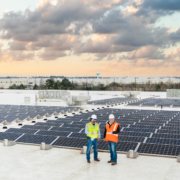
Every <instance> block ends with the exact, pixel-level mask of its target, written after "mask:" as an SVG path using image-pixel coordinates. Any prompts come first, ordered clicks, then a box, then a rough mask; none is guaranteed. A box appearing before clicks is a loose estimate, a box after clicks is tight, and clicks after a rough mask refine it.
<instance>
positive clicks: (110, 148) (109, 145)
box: [108, 141, 113, 160]
mask: <svg viewBox="0 0 180 180" xmlns="http://www.w3.org/2000/svg"><path fill="white" fill-rule="evenodd" d="M108 147H109V152H110V158H111V159H110V160H113V153H112V147H111V142H109V141H108Z"/></svg>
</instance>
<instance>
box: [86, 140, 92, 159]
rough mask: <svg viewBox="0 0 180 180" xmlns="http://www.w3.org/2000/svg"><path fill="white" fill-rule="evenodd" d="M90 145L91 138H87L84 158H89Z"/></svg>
mask: <svg viewBox="0 0 180 180" xmlns="http://www.w3.org/2000/svg"><path fill="white" fill-rule="evenodd" d="M91 146H92V141H91V139H88V141H87V150H86V158H87V160H90V152H91Z"/></svg>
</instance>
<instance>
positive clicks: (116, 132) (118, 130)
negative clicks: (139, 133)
mask: <svg viewBox="0 0 180 180" xmlns="http://www.w3.org/2000/svg"><path fill="white" fill-rule="evenodd" d="M119 132H120V125H118V127H117V130H116V131H113V132H112V134H118V133H119Z"/></svg>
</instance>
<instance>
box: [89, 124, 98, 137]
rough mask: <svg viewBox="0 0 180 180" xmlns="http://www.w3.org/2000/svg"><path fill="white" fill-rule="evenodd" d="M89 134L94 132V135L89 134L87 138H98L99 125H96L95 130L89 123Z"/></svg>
mask: <svg viewBox="0 0 180 180" xmlns="http://www.w3.org/2000/svg"><path fill="white" fill-rule="evenodd" d="M87 125H88V132H94V134H88V135H87V136H88V137H90V138H98V131H99V124H98V123H95V128H94V126H93V125H92V124H91V123H87Z"/></svg>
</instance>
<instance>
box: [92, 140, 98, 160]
mask: <svg viewBox="0 0 180 180" xmlns="http://www.w3.org/2000/svg"><path fill="white" fill-rule="evenodd" d="M97 143H98V142H97V139H95V140H94V141H93V149H94V159H97V158H98V152H97Z"/></svg>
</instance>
